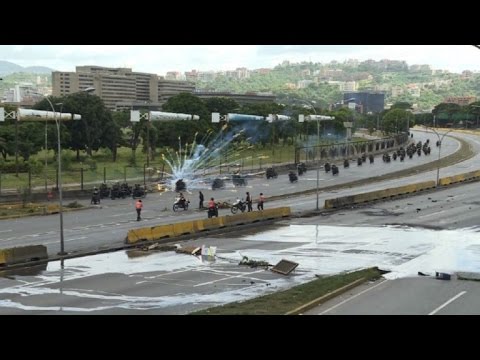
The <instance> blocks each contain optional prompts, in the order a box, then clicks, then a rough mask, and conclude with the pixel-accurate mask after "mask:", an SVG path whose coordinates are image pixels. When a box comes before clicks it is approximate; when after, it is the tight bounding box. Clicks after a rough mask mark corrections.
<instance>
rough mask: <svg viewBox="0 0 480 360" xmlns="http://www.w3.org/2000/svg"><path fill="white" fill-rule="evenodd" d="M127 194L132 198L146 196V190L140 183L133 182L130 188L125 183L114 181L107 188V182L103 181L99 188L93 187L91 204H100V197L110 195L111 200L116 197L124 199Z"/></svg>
mask: <svg viewBox="0 0 480 360" xmlns="http://www.w3.org/2000/svg"><path fill="white" fill-rule="evenodd" d="M127 196H132V198H133V199H136V198H144V197H146V196H147V190H146V189H145V187H143V186H140V184H135V185H134V187H133V188H132V187H131V186H129V185H128V184H127V183H122V184H120V183H115V184H113V185H112V188H109V187H108V186H107V184H105V183H103V184H101V185H100V188H99V189H98V188H97V187H94V188H93V193H92V199H91V201H90V203H91V204H94V205H97V204H100V201H101V199H104V198H107V197H110V198H111V199H112V200H114V199H116V198H122V199H125V197H127Z"/></svg>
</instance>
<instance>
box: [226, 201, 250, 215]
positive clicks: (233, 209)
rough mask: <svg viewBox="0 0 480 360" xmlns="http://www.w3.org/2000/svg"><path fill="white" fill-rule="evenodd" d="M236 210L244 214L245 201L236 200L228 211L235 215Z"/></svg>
mask: <svg viewBox="0 0 480 360" xmlns="http://www.w3.org/2000/svg"><path fill="white" fill-rule="evenodd" d="M238 210H240V211H241V212H242V213H243V212H245V210H247V203H246V202H245V201H242V200H240V199H237V200H236V201H235V202H234V203H233V205H232V207H231V208H230V211H231V212H232V214H236V213H237V212H238Z"/></svg>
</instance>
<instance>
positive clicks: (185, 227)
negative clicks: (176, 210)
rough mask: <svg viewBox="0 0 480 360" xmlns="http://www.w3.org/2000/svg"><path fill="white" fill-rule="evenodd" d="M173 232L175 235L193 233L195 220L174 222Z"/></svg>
mask: <svg viewBox="0 0 480 360" xmlns="http://www.w3.org/2000/svg"><path fill="white" fill-rule="evenodd" d="M173 233H174V234H175V236H181V235H186V234H193V233H194V230H193V221H184V222H181V223H176V224H173Z"/></svg>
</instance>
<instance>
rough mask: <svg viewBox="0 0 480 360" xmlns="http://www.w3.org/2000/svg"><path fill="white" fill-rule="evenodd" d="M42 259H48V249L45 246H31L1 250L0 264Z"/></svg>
mask: <svg viewBox="0 0 480 360" xmlns="http://www.w3.org/2000/svg"><path fill="white" fill-rule="evenodd" d="M42 259H48V253H47V247H46V246H44V245H29V246H21V247H15V248H10V249H2V250H0V264H4V265H10V264H17V263H23V262H29V261H37V260H42Z"/></svg>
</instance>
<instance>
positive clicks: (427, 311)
mask: <svg viewBox="0 0 480 360" xmlns="http://www.w3.org/2000/svg"><path fill="white" fill-rule="evenodd" d="M479 296H480V284H479V283H478V281H465V280H458V279H457V278H456V277H454V278H453V279H452V280H450V281H444V280H439V279H435V278H432V277H416V278H404V279H396V280H384V279H382V280H378V281H376V282H373V283H368V284H366V285H363V286H359V287H357V288H355V289H353V290H352V291H349V292H347V293H345V294H343V295H341V296H338V297H337V298H335V299H333V300H330V301H328V302H326V303H324V304H322V305H321V306H318V307H316V308H315V309H312V310H310V311H307V312H306V313H305V314H304V315H480V304H479V302H478V297H479Z"/></svg>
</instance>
